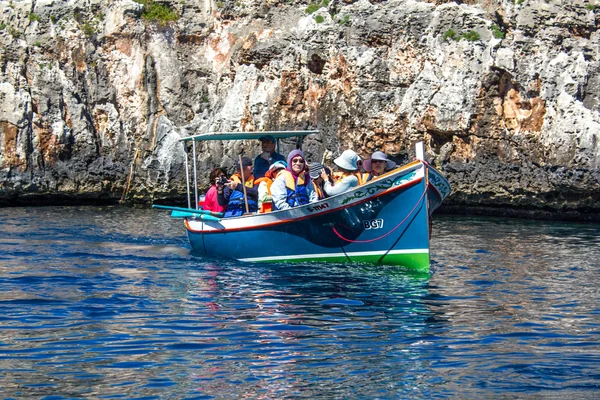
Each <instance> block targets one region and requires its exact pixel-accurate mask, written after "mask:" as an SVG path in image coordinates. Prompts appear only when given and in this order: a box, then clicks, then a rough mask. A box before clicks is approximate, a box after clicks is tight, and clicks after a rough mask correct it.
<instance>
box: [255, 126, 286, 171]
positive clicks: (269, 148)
mask: <svg viewBox="0 0 600 400" xmlns="http://www.w3.org/2000/svg"><path fill="white" fill-rule="evenodd" d="M258 140H260V144H261V147H262V151H263V152H262V153H261V154H259V155H258V156H256V158H255V159H254V176H255V177H256V178H262V177H263V176H265V174H266V173H267V171H268V170H269V167H270V166H271V165H273V163H274V162H276V161H283V162H285V157H284V156H282V155H281V154H279V153H278V152H276V151H275V138H274V137H273V136H271V135H265V136H261V137H259V138H258Z"/></svg>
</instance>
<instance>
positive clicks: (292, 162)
mask: <svg viewBox="0 0 600 400" xmlns="http://www.w3.org/2000/svg"><path fill="white" fill-rule="evenodd" d="M287 160H288V166H287V168H286V169H285V170H283V171H282V172H280V173H279V175H278V176H277V178H276V179H275V180H274V181H273V184H272V185H271V196H272V198H273V209H274V210H287V209H288V208H292V207H298V206H301V205H304V204H308V203H312V202H314V201H317V200H318V198H317V193H316V192H315V187H314V186H313V183H312V181H311V179H310V175H309V174H308V173H307V172H306V170H305V165H306V159H305V158H304V153H303V152H302V150H292V151H291V152H290V154H289V155H288V158H287Z"/></svg>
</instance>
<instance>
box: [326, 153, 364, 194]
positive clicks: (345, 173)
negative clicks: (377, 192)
mask: <svg viewBox="0 0 600 400" xmlns="http://www.w3.org/2000/svg"><path fill="white" fill-rule="evenodd" d="M358 160H360V157H359V156H358V154H356V153H355V152H354V151H353V150H345V151H344V152H343V153H342V154H341V155H340V156H339V157H338V158H336V159H335V160H333V163H334V164H335V165H336V166H337V167H338V168H339V170H340V172H341V174H340V178H339V180H337V181H336V182H335V183H334V181H333V179H332V178H331V177H330V176H329V175H327V173H326V172H325V171H324V170H323V171H321V177H322V178H323V180H324V181H325V184H324V185H323V189H324V190H325V193H326V194H327V195H328V196H335V195H336V194H340V193H344V192H346V191H348V190H350V189H352V188H353V187H356V186H358V185H359V182H360V180H361V179H360V178H359V175H360V174H359V172H358Z"/></svg>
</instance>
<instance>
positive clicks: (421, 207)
mask: <svg viewBox="0 0 600 400" xmlns="http://www.w3.org/2000/svg"><path fill="white" fill-rule="evenodd" d="M313 133H316V131H301V132H298V131H291V132H290V131H287V132H259V133H210V134H203V135H197V136H192V137H188V138H184V139H182V141H183V142H184V143H186V142H189V141H192V143H195V141H198V140H240V139H256V138H258V137H259V136H261V135H266V134H268V135H272V136H274V137H276V138H277V139H281V138H287V137H292V136H304V135H308V134H313ZM184 147H185V148H186V154H187V153H189V151H188V150H187V149H188V148H189V147H190V146H189V145H186V146H184ZM192 148H193V150H194V151H195V145H192ZM416 154H417V158H416V160H415V161H413V162H410V163H408V164H406V165H404V166H401V167H399V168H396V169H394V170H392V171H389V172H387V173H386V174H385V175H383V176H381V177H380V178H378V179H376V180H373V181H370V182H368V183H366V184H364V185H361V186H358V187H356V188H354V189H353V190H350V191H348V192H345V193H342V194H339V195H337V196H333V197H329V198H326V199H323V200H320V201H318V202H315V203H310V204H307V205H304V206H301V207H297V208H292V209H289V210H280V211H274V212H268V213H256V214H248V215H243V216H240V217H233V218H219V217H218V216H215V215H207V214H208V213H207V212H202V211H199V210H195V209H193V208H192V207H190V208H188V209H175V210H173V211H172V212H173V216H175V217H183V219H184V222H185V227H186V229H187V234H188V238H189V241H190V244H191V246H192V248H193V250H194V251H195V252H196V253H199V254H202V255H205V256H210V257H227V258H233V259H237V260H240V261H247V262H278V263H281V262H307V261H316V262H336V263H339V262H360V263H372V264H380V265H398V266H403V267H406V268H408V269H411V270H418V271H427V270H428V269H429V265H430V256H429V240H430V234H431V231H430V230H431V224H430V221H431V213H432V212H433V211H434V210H435V209H436V208H437V207H439V205H440V204H441V203H442V201H443V200H444V198H445V197H446V196H447V195H448V194H449V193H450V184H449V183H448V181H447V180H446V178H444V177H443V176H442V175H441V174H440V172H439V171H437V170H436V169H435V168H433V167H432V166H430V165H429V164H428V163H427V162H426V161H425V160H424V159H423V147H422V144H417V151H416ZM186 159H187V157H186ZM192 160H195V155H192ZM188 165H189V163H188V164H186V170H187V172H188V177H189V176H192V175H193V176H195V168H196V166H195V163H194V166H193V168H194V172H193V173H190V168H188ZM193 181H194V182H195V179H193ZM192 186H193V187H194V193H192V192H191V190H190V189H191V187H192ZM192 196H193V197H194V198H195V201H194V203H193V204H198V201H197V198H198V193H197V187H196V185H195V184H190V185H188V198H190V199H191V197H192ZM189 204H190V205H191V200H190V201H189ZM166 208H169V207H166ZM173 208H174V207H172V208H171V209H173Z"/></svg>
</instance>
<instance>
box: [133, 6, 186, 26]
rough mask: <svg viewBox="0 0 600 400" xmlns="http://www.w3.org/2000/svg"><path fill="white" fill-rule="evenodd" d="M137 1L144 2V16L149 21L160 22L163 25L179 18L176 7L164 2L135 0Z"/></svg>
mask: <svg viewBox="0 0 600 400" xmlns="http://www.w3.org/2000/svg"><path fill="white" fill-rule="evenodd" d="M135 2H136V3H139V4H143V5H144V9H143V11H142V18H144V19H145V20H147V21H154V22H158V23H160V24H161V25H166V24H167V23H169V22H171V21H173V22H176V21H177V20H179V14H178V13H177V11H176V10H175V9H173V8H172V7H170V6H169V5H167V4H164V3H157V2H155V1H154V0H135Z"/></svg>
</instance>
